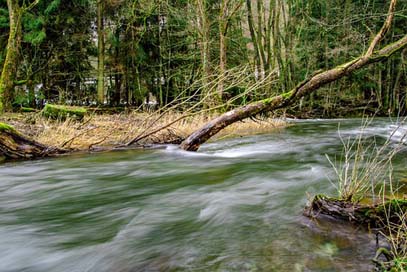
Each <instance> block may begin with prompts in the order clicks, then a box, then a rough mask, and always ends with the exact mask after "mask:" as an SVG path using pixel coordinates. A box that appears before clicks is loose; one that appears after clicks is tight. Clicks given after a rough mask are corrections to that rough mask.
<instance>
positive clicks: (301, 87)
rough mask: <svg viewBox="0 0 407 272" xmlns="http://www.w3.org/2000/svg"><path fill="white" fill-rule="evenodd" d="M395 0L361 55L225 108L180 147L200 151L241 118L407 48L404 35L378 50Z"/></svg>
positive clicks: (276, 106) (291, 101) (282, 104)
mask: <svg viewBox="0 0 407 272" xmlns="http://www.w3.org/2000/svg"><path fill="white" fill-rule="evenodd" d="M396 2H397V1H396V0H392V1H391V2H390V5H389V11H388V13H387V18H386V21H385V22H384V24H383V26H382V28H381V29H380V31H379V32H378V33H377V34H376V36H375V37H374V39H373V40H372V42H371V43H370V45H369V48H368V49H367V51H366V52H365V53H364V54H363V55H362V56H360V57H359V58H356V59H354V60H352V61H350V62H348V63H345V64H342V65H339V66H337V67H335V68H333V69H330V70H327V71H322V72H319V71H318V72H316V73H314V75H312V76H311V77H310V78H308V79H306V80H304V81H303V82H301V83H300V84H298V85H297V86H296V87H295V88H294V89H293V90H291V91H288V92H286V93H283V94H281V95H277V96H274V97H272V98H268V99H264V100H261V101H257V102H253V103H251V104H249V105H247V106H244V107H241V108H237V109H234V110H232V111H229V112H226V113H224V114H223V115H221V116H219V117H218V118H216V119H214V120H212V121H210V122H209V123H207V124H206V125H204V126H203V127H202V128H200V129H198V130H197V131H195V132H194V133H193V134H191V135H190V136H189V137H188V138H187V139H186V140H185V141H183V142H182V143H181V146H180V147H181V148H182V149H184V150H187V151H197V150H198V148H199V147H200V145H201V144H203V143H205V142H206V141H207V140H208V139H210V138H211V137H212V136H213V135H215V134H216V133H218V132H219V131H220V130H222V129H223V128H225V127H227V126H229V125H230V124H233V123H235V122H237V121H241V120H243V119H245V118H248V117H253V116H255V115H257V114H259V113H262V112H270V111H273V110H277V109H280V108H284V107H287V106H289V105H292V104H294V102H296V101H298V100H299V99H300V98H301V97H304V96H305V95H308V94H310V93H312V92H313V91H315V90H318V89H319V88H320V87H321V86H324V85H326V84H328V83H331V82H333V81H336V80H338V79H340V78H342V77H344V76H346V75H349V74H351V73H353V72H354V71H357V70H359V69H360V68H362V67H364V66H366V65H368V64H371V63H375V62H379V61H383V60H386V59H388V58H389V57H390V56H391V55H393V54H394V53H396V52H398V51H400V50H402V49H403V48H405V47H406V46H407V35H405V36H404V37H403V38H401V39H400V40H398V41H396V42H394V43H392V44H390V45H387V46H386V47H384V48H382V49H381V50H378V51H375V48H376V46H377V45H378V43H379V42H380V41H381V40H382V39H383V38H384V36H385V35H386V33H387V32H388V30H389V29H390V26H391V23H392V20H393V17H394V11H395V7H396Z"/></svg>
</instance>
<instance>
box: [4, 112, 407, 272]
mask: <svg viewBox="0 0 407 272" xmlns="http://www.w3.org/2000/svg"><path fill="white" fill-rule="evenodd" d="M338 123H341V125H340V130H341V135H342V137H343V138H346V137H356V136H357V135H358V134H359V133H360V130H359V126H360V123H361V121H360V120H330V121H327V120H319V121H303V122H295V123H294V125H293V126H291V127H288V128H286V129H283V130H280V131H277V132H273V133H270V134H263V135H256V136H248V137H241V138H233V139H223V140H219V141H216V142H213V143H210V144H206V145H204V146H202V148H201V150H200V151H199V152H198V153H189V152H184V151H181V150H179V149H177V147H175V146H164V147H162V148H159V149H154V150H142V151H140V150H138V151H137V150H136V151H134V150H132V151H120V152H110V153H103V154H93V155H75V156H67V157H62V158H57V159H47V160H39V161H29V162H18V163H7V164H3V165H1V166H0V252H1V254H0V271H1V272H6V271H7V272H11V271H13V272H14V271H27V272H28V271H29V272H37V271H38V272H40V271H41V272H44V271H55V272H65V271H67V272H68V271H69V272H75V271H77V272H82V271H95V272H104V271H119V272H125V271H126V272H128V271H369V270H371V269H372V266H371V262H370V259H371V258H372V257H373V256H374V253H375V250H376V249H375V246H376V245H375V239H374V236H373V235H369V234H368V233H367V232H366V231H365V230H361V229H355V227H352V226H350V225H348V224H343V223H339V222H329V221H316V220H310V219H308V218H306V217H304V216H303V215H302V212H303V208H304V206H305V204H306V203H307V195H311V196H312V195H315V194H317V193H327V194H333V195H335V194H336V190H335V188H334V186H333V185H332V184H331V183H330V181H329V179H333V180H334V177H333V170H332V168H331V167H330V165H329V162H328V161H327V159H326V157H325V154H328V155H330V156H331V157H334V156H335V155H337V156H338V155H339V154H340V152H341V150H342V145H341V143H340V140H339V136H338ZM392 126H394V125H391V122H390V121H389V120H378V121H374V122H373V123H372V124H370V126H369V127H368V128H367V129H365V134H366V137H372V136H374V135H376V136H378V137H379V138H380V139H385V138H386V137H389V136H390V135H391V131H392ZM393 128H394V127H393ZM397 133H399V134H400V133H401V132H400V131H398V132H397ZM397 133H393V134H394V135H396V134H397ZM399 134H397V135H399ZM397 135H396V136H397ZM401 138H402V137H399V140H400V139H401ZM405 155H406V152H405V151H402V152H401V154H400V155H399V156H398V158H396V160H395V163H394V167H395V173H396V178H395V179H397V180H399V181H401V182H403V180H404V182H405V180H406V172H405V171H404V169H406V161H405V160H404V157H405ZM403 171H404V172H403Z"/></svg>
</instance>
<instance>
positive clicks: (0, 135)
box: [0, 123, 67, 161]
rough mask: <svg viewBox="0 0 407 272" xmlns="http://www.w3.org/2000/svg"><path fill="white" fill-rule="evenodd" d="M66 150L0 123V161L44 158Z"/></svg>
mask: <svg viewBox="0 0 407 272" xmlns="http://www.w3.org/2000/svg"><path fill="white" fill-rule="evenodd" d="M66 152H67V150H63V149H59V148H55V147H49V146H45V145H43V144H40V143H38V142H36V141H33V140H30V139H28V138H27V137H26V136H23V135H22V134H20V133H19V132H17V131H16V130H15V129H14V128H13V127H11V126H9V125H6V124H3V123H0V161H4V160H6V161H7V160H19V159H35V158H43V157H49V156H55V155H58V154H63V153H66Z"/></svg>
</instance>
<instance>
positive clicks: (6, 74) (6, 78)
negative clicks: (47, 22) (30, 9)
mask: <svg viewBox="0 0 407 272" xmlns="http://www.w3.org/2000/svg"><path fill="white" fill-rule="evenodd" d="M7 7H8V11H9V20H10V21H9V25H10V33H9V37H8V41H7V49H6V50H7V52H6V58H5V60H4V64H3V69H2V72H1V76H0V112H2V111H4V110H10V109H11V103H12V102H13V101H12V100H13V89H14V82H15V81H16V74H17V63H18V55H19V48H20V44H21V20H22V9H21V8H20V6H19V4H18V1H17V0H7Z"/></svg>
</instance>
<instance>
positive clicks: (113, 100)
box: [0, 0, 407, 117]
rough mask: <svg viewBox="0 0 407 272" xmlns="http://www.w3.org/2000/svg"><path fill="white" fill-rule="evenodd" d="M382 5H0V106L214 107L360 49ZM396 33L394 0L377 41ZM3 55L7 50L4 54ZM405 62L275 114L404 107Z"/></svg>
mask: <svg viewBox="0 0 407 272" xmlns="http://www.w3.org/2000/svg"><path fill="white" fill-rule="evenodd" d="M386 2H387V1H379V0H363V1H361V0H353V1H351V0H342V1H333V0H285V1H283V0H256V1H255V0H246V1H244V0H219V1H213V0H176V1H169V0H154V1H145V0H139V1H126V0H69V1H62V0H39V1H38V0H37V1H25V0H24V1H22V0H20V1H19V0H7V1H6V0H0V67H3V68H2V69H3V70H4V69H5V67H6V65H9V66H10V67H11V68H10V69H9V70H11V71H12V72H11V73H8V74H7V75H5V73H2V78H1V86H0V96H1V98H2V104H3V108H4V109H6V110H11V109H13V108H14V109H18V108H21V107H37V108H41V107H42V106H43V105H44V104H45V103H49V102H52V103H61V104H73V105H109V106H133V107H135V108H137V107H140V106H142V105H143V104H144V105H145V104H148V103H149V102H150V104H151V103H154V102H157V104H158V106H161V107H162V106H165V105H168V104H178V105H180V106H179V107H178V108H179V109H184V108H185V107H191V106H193V105H195V106H196V109H202V108H216V109H220V110H226V109H229V108H231V107H233V106H236V105H244V104H246V103H248V102H251V101H255V100H259V99H263V98H267V97H270V96H272V95H275V94H280V93H282V92H283V91H284V90H289V89H292V88H293V87H295V86H296V85H297V84H298V82H301V81H302V80H304V79H305V78H307V77H309V76H311V75H312V74H313V73H315V71H318V70H321V69H322V70H325V69H328V68H331V67H334V66H336V65H339V64H342V63H346V62H348V61H350V60H352V59H354V58H356V57H358V56H360V55H361V54H363V52H365V51H366V49H367V47H369V43H370V41H371V39H372V38H373V37H374V35H375V34H376V33H377V32H378V30H379V29H380V28H381V26H382V24H383V21H384V20H385V18H386V15H387V9H388V3H386ZM406 33H407V1H406V0H401V1H399V2H398V4H397V8H396V13H395V16H394V21H393V26H392V28H391V29H390V32H389V33H388V34H387V35H386V38H385V39H384V40H383V41H382V42H381V44H382V45H385V44H388V43H391V42H393V41H395V40H398V39H400V38H401V37H403V36H404V35H405V34H406ZM7 50H8V51H11V50H14V51H15V54H13V55H12V56H11V57H10V56H9V59H7ZM9 55H10V53H9ZM406 66H407V50H404V51H403V52H402V53H401V54H396V55H394V56H392V57H391V58H390V59H389V60H388V61H386V62H383V63H377V64H375V65H373V66H369V67H367V68H364V69H361V70H359V71H356V72H355V73H354V74H352V75H351V76H349V77H347V78H344V79H341V80H339V81H336V82H334V83H330V84H328V85H327V86H324V87H323V88H321V89H319V90H318V91H317V92H314V93H312V95H311V96H309V97H305V98H303V99H302V100H301V101H300V103H298V104H297V105H296V106H294V107H292V108H290V109H288V110H287V112H288V113H289V114H294V115H297V116H321V117H335V116H344V115H347V116H351V115H356V114H360V113H363V112H365V111H366V110H367V111H368V113H375V112H376V111H377V110H378V111H379V112H378V114H381V115H388V114H389V113H390V114H393V115H397V114H405V113H406V109H407V108H406V103H407V67H406ZM376 113H377V112H376Z"/></svg>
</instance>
